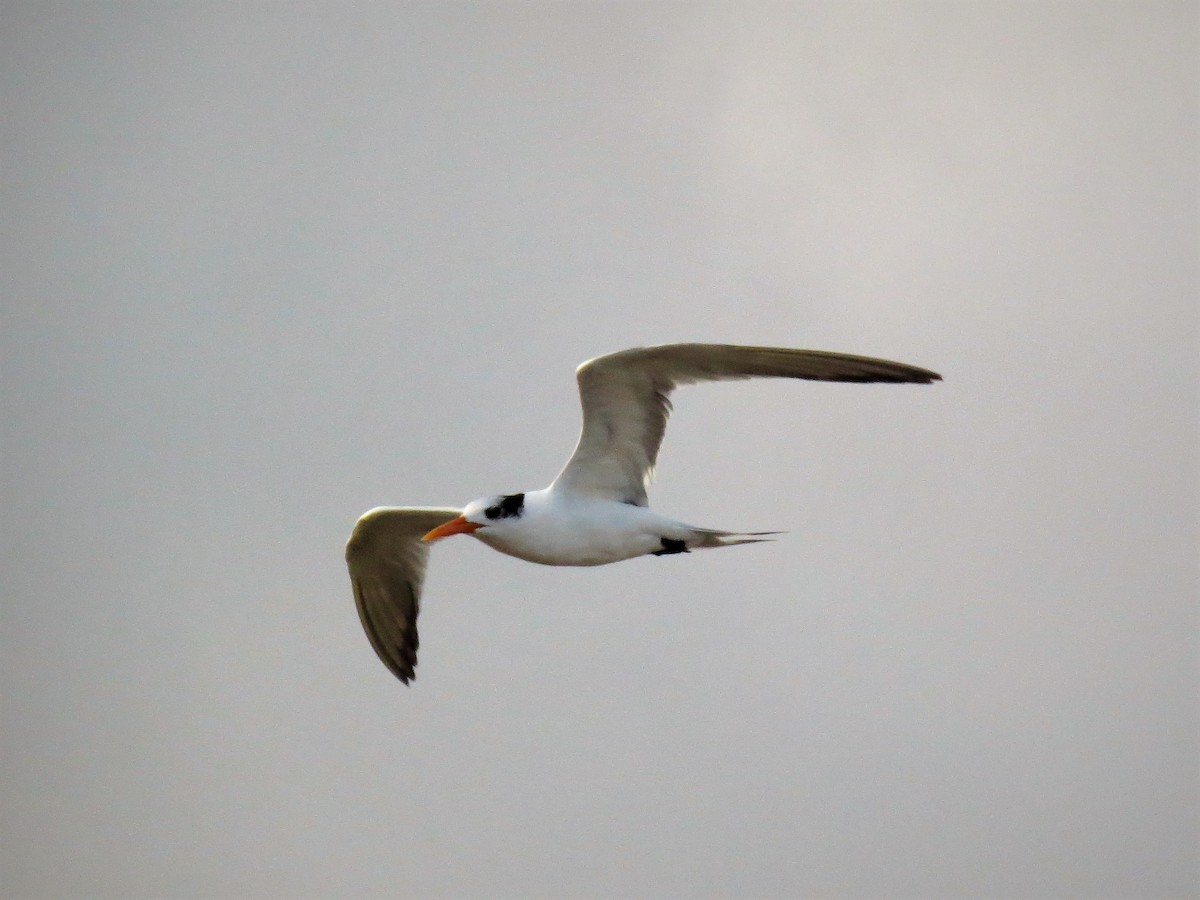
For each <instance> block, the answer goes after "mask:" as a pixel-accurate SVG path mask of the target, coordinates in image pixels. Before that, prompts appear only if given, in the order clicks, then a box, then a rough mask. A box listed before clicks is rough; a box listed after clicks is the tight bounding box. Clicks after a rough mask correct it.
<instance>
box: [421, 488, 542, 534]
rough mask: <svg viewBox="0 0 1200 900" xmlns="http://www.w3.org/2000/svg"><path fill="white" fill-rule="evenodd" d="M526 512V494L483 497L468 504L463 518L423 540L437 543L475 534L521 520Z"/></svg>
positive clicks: (434, 530) (454, 520) (431, 532)
mask: <svg viewBox="0 0 1200 900" xmlns="http://www.w3.org/2000/svg"><path fill="white" fill-rule="evenodd" d="M524 511H525V495H524V494H499V495H497V496H494V497H481V498H480V499H478V500H472V501H471V502H470V503H468V504H467V506H466V508H465V509H464V510H463V511H462V515H461V516H458V517H457V518H454V519H451V520H450V521H449V522H446V523H445V524H443V525H439V526H438V527H437V528H435V529H433V530H432V531H430V532H429V533H428V534H426V535H425V536H424V537H422V538H421V540H423V541H436V540H437V539H438V538H444V537H450V536H451V535H454V534H474V533H475V532H476V531H478V530H479V529H481V528H489V527H492V526H495V525H500V524H503V523H504V522H506V521H509V520H513V519H519V518H520V517H521V514H522V513H523V512H524Z"/></svg>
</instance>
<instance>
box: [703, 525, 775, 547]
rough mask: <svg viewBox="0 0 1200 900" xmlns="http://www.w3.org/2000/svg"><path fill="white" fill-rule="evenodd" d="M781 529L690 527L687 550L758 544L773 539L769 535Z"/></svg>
mask: <svg viewBox="0 0 1200 900" xmlns="http://www.w3.org/2000/svg"><path fill="white" fill-rule="evenodd" d="M776 534H783V532H782V531H718V530H717V529H715V528H695V527H693V528H692V537H690V538H688V541H687V545H688V549H689V550H706V549H708V548H709V547H735V546H737V545H738V544H758V543H761V542H763V541H771V540H774V538H773V537H771V535H776Z"/></svg>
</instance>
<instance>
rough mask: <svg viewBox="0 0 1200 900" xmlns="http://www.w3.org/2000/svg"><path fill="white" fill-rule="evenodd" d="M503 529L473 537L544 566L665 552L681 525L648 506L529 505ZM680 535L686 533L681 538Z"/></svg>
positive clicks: (485, 530)
mask: <svg viewBox="0 0 1200 900" xmlns="http://www.w3.org/2000/svg"><path fill="white" fill-rule="evenodd" d="M526 496H527V499H526V512H525V513H524V515H522V516H521V517H520V518H519V519H517V520H515V521H512V520H510V521H507V522H505V523H504V525H503V526H502V527H496V528H482V529H480V530H479V531H476V532H475V537H477V538H479V540H481V541H483V542H484V543H485V544H487V545H488V546H489V547H491V548H493V549H495V550H499V551H500V552H501V553H507V554H508V555H509V556H515V557H517V558H519V559H524V560H527V561H528V562H535V563H541V564H542V565H546V566H603V565H606V564H607V563H614V562H620V561H621V560H623V559H633V558H634V557H635V556H645V555H646V554H647V553H652V552H654V551H656V550H661V549H662V546H663V544H662V538H663V537H664V536H674V533H675V532H677V531H678V530H679V523H677V522H671V521H670V520H667V519H664V518H663V517H661V516H659V515H658V514H657V513H653V512H651V511H650V510H648V509H646V508H645V507H641V506H629V505H628V504H624V503H610V502H597V503H588V502H573V503H546V504H530V503H529V499H528V495H526ZM680 537H682V535H681V536H680Z"/></svg>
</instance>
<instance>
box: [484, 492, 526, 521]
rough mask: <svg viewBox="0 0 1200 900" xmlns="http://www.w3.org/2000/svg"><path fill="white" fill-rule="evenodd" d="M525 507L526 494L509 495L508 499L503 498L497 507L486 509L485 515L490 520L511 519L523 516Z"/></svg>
mask: <svg viewBox="0 0 1200 900" xmlns="http://www.w3.org/2000/svg"><path fill="white" fill-rule="evenodd" d="M524 506H525V495H524V494H509V495H508V496H506V497H501V498H500V502H499V503H497V504H496V505H495V506H489V507H488V508H487V509H485V510H484V511H483V514H484V515H485V516H487V517H488V518H489V519H511V518H514V517H516V516H519V515H521V510H522V507H524Z"/></svg>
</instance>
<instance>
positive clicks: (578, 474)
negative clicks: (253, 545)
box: [345, 344, 941, 684]
mask: <svg viewBox="0 0 1200 900" xmlns="http://www.w3.org/2000/svg"><path fill="white" fill-rule="evenodd" d="M575 378H576V381H577V383H578V388H579V400H580V405H581V406H582V408H583V428H582V430H581V431H580V434H579V440H578V442H577V444H576V446H575V450H574V452H573V453H572V454H571V457H570V459H568V460H567V464H566V465H565V466H564V467H563V469H562V471H561V472H559V474H558V477H557V478H555V479H554V481H553V482H551V484H550V486H549V487H546V488H543V489H542V490H536V491H524V492H519V493H510V494H495V495H491V496H487V497H482V498H480V499H477V500H472V501H471V502H470V503H468V504H466V506H465V507H462V508H456V507H433V506H402V507H376V508H374V509H371V510H369V511H367V512H366V513H364V514H363V515H362V517H361V518H359V519H358V521H357V522H356V523H355V525H354V528H353V531H352V532H351V534H350V539H349V540H348V541H347V543H346V553H345V555H346V563H347V566H348V568H349V571H350V581H351V584H352V586H353V590H354V600H355V605H356V606H357V608H358V615H359V619H360V620H361V622H362V626H363V629H364V631H366V634H367V638H368V639H369V640H370V642H371V646H372V647H373V648H374V650H375V653H376V654H377V655H378V656H379V659H380V660H381V661H382V662H383V664H384V665H385V666H386V667H387V668H388V670H390V671H391V673H392V674H393V675H395V676H396V677H397V678H399V679H400V681H402V682H403V683H404V684H409V683H410V682H411V681H412V680H413V679H414V678H415V677H416V671H415V670H416V665H417V649H418V646H419V643H420V642H419V637H418V634H417V615H418V613H419V612H420V608H421V591H422V587H423V583H424V580H425V570H426V567H427V563H428V560H429V549H430V545H431V544H432V543H433V542H435V541H439V540H442V539H444V538H448V537H451V536H452V535H460V534H464V535H471V536H472V537H474V538H476V539H477V540H479V541H481V542H483V543H484V544H486V545H487V546H489V547H491V548H492V549H494V550H498V551H500V552H501V553H506V554H508V555H509V556H515V557H517V558H518V559H523V560H527V561H529V562H533V563H540V564H542V565H548V566H601V565H606V564H608V563H615V562H620V561H622V560H627V559H632V558H634V557H639V556H647V555H648V556H671V555H675V554H680V553H688V552H690V551H692V550H702V549H710V548H715V547H730V546H735V545H738V544H748V543H755V542H758V541H763V540H770V536H771V535H773V534H778V532H733V531H722V530H719V529H715V528H700V527H697V526H695V525H688V524H685V523H683V522H680V521H677V520H675V519H672V518H668V517H667V516H664V515H661V514H659V513H657V512H655V511H654V510H652V509H650V506H649V501H648V498H647V494H646V491H647V488H648V486H649V483H650V480H651V477H652V476H653V473H654V466H655V462H656V460H657V458H658V450H659V446H660V445H661V444H662V439H663V434H664V432H665V430H666V425H667V418H668V417H669V415H670V413H671V408H672V405H671V399H670V398H671V393H672V391H674V390H675V389H676V388H678V387H682V386H684V385H689V384H695V383H697V382H705V381H725V380H734V379H747V378H799V379H806V380H810V381H840V382H858V383H869V382H890V383H911V384H931V383H933V382H935V381H940V380H941V376H940V375H939V374H937V373H936V372H931V371H929V370H928V369H922V368H918V367H917V366H911V365H906V364H904V363H898V362H891V361H889V360H884V359H875V358H872V357H867V356H855V355H852V354H848V353H834V352H830V351H824V350H795V349H788V348H784V347H747V346H738V345H733V344H661V345H657V346H649V347H634V348H631V349H628V350H621V351H618V352H616V353H609V354H606V355H604V356H598V357H596V358H594V359H590V360H588V361H587V362H584V363H582V364H581V365H580V366H579V367H578V368H577V369H576V370H575Z"/></svg>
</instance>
